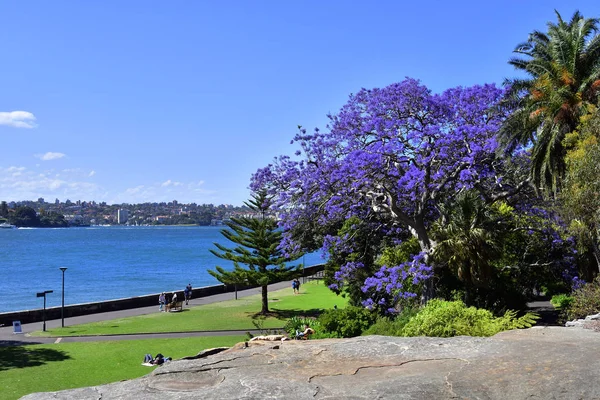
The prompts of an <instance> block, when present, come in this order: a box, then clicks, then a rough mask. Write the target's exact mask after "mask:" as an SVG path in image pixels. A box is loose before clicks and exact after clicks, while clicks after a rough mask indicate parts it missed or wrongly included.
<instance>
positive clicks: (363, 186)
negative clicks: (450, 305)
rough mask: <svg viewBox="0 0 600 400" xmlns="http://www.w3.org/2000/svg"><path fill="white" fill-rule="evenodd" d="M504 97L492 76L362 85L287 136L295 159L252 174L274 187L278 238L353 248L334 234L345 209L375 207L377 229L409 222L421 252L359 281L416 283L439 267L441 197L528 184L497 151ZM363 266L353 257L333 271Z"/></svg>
mask: <svg viewBox="0 0 600 400" xmlns="http://www.w3.org/2000/svg"><path fill="white" fill-rule="evenodd" d="M502 96H503V91H502V90H501V89H499V88H497V87H495V86H494V85H484V86H474V87H470V88H460V87H459V88H455V89H449V90H447V91H445V92H443V93H442V94H433V93H431V91H430V90H429V89H427V88H426V87H425V86H423V85H422V84H420V83H419V82H418V81H416V80H414V79H406V80H404V81H402V82H400V83H396V84H393V85H390V86H387V87H385V88H382V89H371V90H367V89H362V90H361V91H359V92H358V93H357V94H355V95H352V96H350V99H349V101H348V103H346V105H344V106H343V107H342V109H341V110H340V112H339V113H338V114H335V115H330V116H329V118H330V124H329V126H328V130H327V131H326V132H321V131H319V130H318V129H316V130H315V131H314V132H313V133H312V134H308V133H307V132H306V131H305V130H304V129H302V128H301V129H300V131H299V133H298V134H297V135H296V137H295V139H294V141H295V142H299V144H300V147H301V150H299V151H297V152H296V156H297V157H298V158H295V159H294V158H291V157H288V156H281V157H279V158H277V159H276V160H275V162H274V163H273V164H271V165H269V166H267V167H266V168H263V169H260V170H259V171H257V172H256V173H255V174H254V176H253V181H252V187H253V188H258V187H268V188H270V190H272V193H273V194H277V198H276V200H275V203H276V206H277V208H278V210H279V213H280V214H279V215H280V217H281V219H282V220H281V225H282V226H283V228H284V231H285V232H286V233H285V235H284V240H283V244H284V246H285V247H286V248H287V249H288V251H291V252H294V251H297V250H298V247H302V246H308V245H314V244H315V243H316V244H323V243H335V245H336V246H338V247H339V246H342V245H345V246H348V247H349V249H348V252H349V253H352V252H353V249H352V246H353V243H352V237H351V235H346V236H345V237H343V238H340V237H335V235H336V232H337V231H338V230H339V228H340V226H341V225H340V224H341V223H342V222H343V221H345V220H346V219H348V218H350V217H352V216H357V217H358V218H361V219H365V218H367V219H368V217H369V215H371V214H373V213H375V214H377V216H378V218H377V219H378V220H380V221H383V223H380V224H379V228H378V229H381V230H382V231H384V232H385V234H386V235H388V236H390V237H396V238H401V237H402V234H403V233H405V232H406V231H408V232H409V233H410V234H411V235H412V236H413V237H415V238H416V239H417V240H418V243H419V246H420V249H421V252H420V253H419V254H415V255H414V257H413V258H412V259H411V260H409V261H408V262H406V263H404V264H403V265H401V266H396V265H385V266H383V267H381V269H380V270H379V271H377V273H376V274H374V275H373V276H372V277H370V278H369V281H368V282H367V283H368V285H367V286H368V287H365V288H364V290H365V291H367V290H368V291H370V292H373V290H376V291H377V290H378V291H385V292H387V293H393V294H394V296H396V297H399V296H406V295H409V294H408V293H406V292H405V290H404V285H403V283H404V282H407V281H410V282H411V283H412V284H418V282H422V281H423V280H427V279H428V278H429V277H431V276H432V274H435V273H436V271H435V269H436V268H439V266H436V265H429V264H430V263H429V261H430V260H429V259H430V256H431V254H432V253H433V250H434V249H435V247H436V245H437V243H436V242H435V240H433V238H432V236H431V234H430V227H431V224H432V222H433V221H434V220H436V219H437V218H438V217H439V215H440V205H441V204H444V203H447V202H449V201H451V200H452V199H453V198H455V197H456V196H457V194H458V193H460V192H461V191H464V190H468V189H472V188H475V189H477V190H478V191H480V192H485V196H484V198H485V200H486V201H487V202H490V203H491V202H494V201H496V200H497V199H500V198H506V197H508V196H510V195H511V194H512V193H514V192H516V191H518V190H519V185H524V184H526V182H525V181H524V180H522V181H521V183H520V184H519V185H513V184H511V179H509V176H508V175H509V174H510V168H508V167H506V166H504V165H501V161H499V160H498V159H497V158H496V156H495V152H496V148H497V143H496V140H495V138H494V135H495V133H496V132H497V130H498V128H499V127H500V125H501V123H502V122H503V121H504V119H505V118H506V116H507V115H508V114H509V113H510V110H505V109H502V108H501V107H498V104H499V102H500V100H501V98H502ZM362 267H363V265H361V263H360V261H357V260H352V261H350V262H348V263H347V264H345V265H344V266H342V267H341V268H340V271H339V272H338V273H337V278H338V279H339V280H340V282H342V281H343V280H344V279H345V278H346V277H347V276H349V275H351V274H352V272H353V270H355V269H357V268H362ZM432 268H433V270H432ZM428 288H431V285H428ZM426 295H427V296H431V295H432V293H431V291H428V293H427V294H426Z"/></svg>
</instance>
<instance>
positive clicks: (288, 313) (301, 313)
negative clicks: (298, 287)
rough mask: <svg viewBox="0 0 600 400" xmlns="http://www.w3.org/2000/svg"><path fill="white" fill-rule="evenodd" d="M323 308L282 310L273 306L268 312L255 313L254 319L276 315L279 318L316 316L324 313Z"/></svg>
mask: <svg viewBox="0 0 600 400" xmlns="http://www.w3.org/2000/svg"><path fill="white" fill-rule="evenodd" d="M323 311H324V310H323V309H321V308H311V309H309V310H296V309H294V310H280V309H278V308H271V310H270V312H269V313H267V314H261V313H254V314H252V319H263V318H266V317H274V318H278V319H290V318H292V317H309V318H316V317H318V316H319V315H321V314H322V313H323Z"/></svg>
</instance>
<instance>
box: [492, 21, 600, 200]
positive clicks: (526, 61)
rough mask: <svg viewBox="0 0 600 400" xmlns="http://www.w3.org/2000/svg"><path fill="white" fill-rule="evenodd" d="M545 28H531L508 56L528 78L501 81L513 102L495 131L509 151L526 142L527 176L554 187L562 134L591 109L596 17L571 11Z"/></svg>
mask: <svg viewBox="0 0 600 400" xmlns="http://www.w3.org/2000/svg"><path fill="white" fill-rule="evenodd" d="M555 12H556V16H557V19H558V22H557V23H552V22H550V23H548V32H547V33H542V32H539V31H533V32H532V33H531V34H530V35H529V39H528V41H527V42H525V43H522V44H520V45H518V46H517V47H516V48H515V50H514V52H515V53H517V54H519V55H521V56H524V58H520V57H515V58H512V59H511V60H510V61H509V64H511V65H513V66H514V67H515V68H516V69H518V70H521V71H523V72H525V73H526V74H527V75H529V77H528V78H523V79H511V80H507V81H505V85H508V87H509V91H508V103H509V104H510V105H512V106H515V107H516V111H515V112H513V113H512V114H511V115H510V116H509V117H508V118H507V120H506V122H505V124H504V125H503V126H502V128H501V129H500V132H499V136H500V139H501V142H502V143H503V145H504V147H505V149H506V150H507V151H508V152H510V151H512V150H514V149H515V148H516V147H517V146H518V145H525V146H528V145H530V144H533V147H532V167H531V178H532V180H533V182H534V183H535V185H536V187H537V188H540V187H541V188H544V189H551V190H552V191H554V192H556V189H557V188H558V187H559V186H560V185H559V183H560V179H561V178H562V177H563V175H564V172H565V161H564V158H565V154H566V149H565V146H564V144H563V139H564V138H565V135H566V134H567V133H569V132H572V131H574V130H575V129H576V128H577V126H578V124H579V122H580V118H581V117H582V116H584V115H586V114H589V113H591V112H594V111H595V109H596V105H597V104H598V93H599V89H600V36H599V35H598V23H599V20H598V19H597V18H588V19H586V18H583V16H582V15H581V14H580V13H579V11H576V12H575V13H574V14H573V17H572V18H571V21H569V22H565V21H564V20H563V19H562V17H561V16H560V14H559V13H558V12H557V11H555Z"/></svg>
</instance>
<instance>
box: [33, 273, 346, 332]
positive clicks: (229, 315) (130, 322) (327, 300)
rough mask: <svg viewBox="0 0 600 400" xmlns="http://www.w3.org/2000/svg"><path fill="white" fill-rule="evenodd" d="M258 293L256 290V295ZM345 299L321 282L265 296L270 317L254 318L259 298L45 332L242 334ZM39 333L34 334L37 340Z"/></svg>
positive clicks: (340, 304) (275, 325)
mask: <svg viewBox="0 0 600 400" xmlns="http://www.w3.org/2000/svg"><path fill="white" fill-rule="evenodd" d="M258 290H259V289H257V291H258ZM346 303H347V300H346V299H345V298H342V297H339V296H337V295H335V294H334V293H332V292H331V291H330V290H329V289H328V288H327V287H326V286H325V285H323V283H322V282H317V281H313V282H307V283H306V284H304V285H302V287H301V293H300V294H299V295H294V294H293V292H292V289H291V288H289V289H282V290H278V291H274V292H271V293H269V309H270V311H271V313H270V315H268V316H267V317H264V316H261V315H258V314H257V312H258V311H260V308H261V298H260V294H256V295H253V296H250V297H245V298H243V299H239V300H230V301H224V302H220V303H213V304H207V305H202V306H195V307H191V308H187V309H184V311H183V312H179V313H159V312H157V313H155V314H147V315H141V316H136V317H128V318H121V319H115V320H109V321H101V322H94V323H89V324H81V325H74V326H68V327H65V328H54V329H50V330H48V331H47V332H46V335H50V336H58V337H65V336H85V335H118V334H132V333H155V332H190V331H209V330H210V331H212V330H238V329H241V330H244V329H256V324H258V325H259V326H260V327H261V328H265V329H273V328H281V327H282V326H283V325H284V324H285V322H286V320H287V319H289V318H291V317H293V316H316V315H318V314H319V313H320V312H322V311H323V310H325V309H329V308H333V306H334V305H337V306H338V307H340V308H341V307H344V306H345V305H346ZM42 334H43V332H35V333H34V335H37V336H41V335H42Z"/></svg>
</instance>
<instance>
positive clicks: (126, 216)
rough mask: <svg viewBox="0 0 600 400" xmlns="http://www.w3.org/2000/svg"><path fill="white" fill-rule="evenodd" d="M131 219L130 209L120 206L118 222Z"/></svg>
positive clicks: (122, 222)
mask: <svg viewBox="0 0 600 400" xmlns="http://www.w3.org/2000/svg"><path fill="white" fill-rule="evenodd" d="M128 219H129V211H127V210H125V209H122V208H119V210H118V211H117V223H118V224H124V223H126V222H127V220H128Z"/></svg>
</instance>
